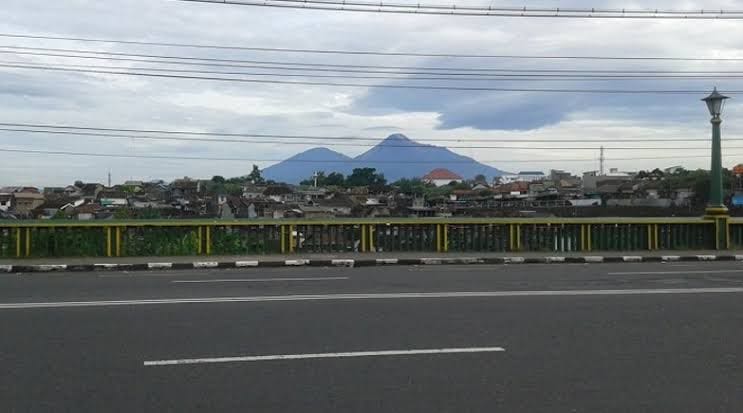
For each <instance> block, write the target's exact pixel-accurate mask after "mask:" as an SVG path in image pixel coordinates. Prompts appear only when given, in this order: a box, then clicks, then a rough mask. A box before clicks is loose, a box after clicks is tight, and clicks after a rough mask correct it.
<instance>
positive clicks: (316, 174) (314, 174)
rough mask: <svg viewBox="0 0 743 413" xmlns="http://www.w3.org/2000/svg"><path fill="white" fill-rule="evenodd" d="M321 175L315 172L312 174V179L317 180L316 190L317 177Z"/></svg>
mask: <svg viewBox="0 0 743 413" xmlns="http://www.w3.org/2000/svg"><path fill="white" fill-rule="evenodd" d="M319 175H320V174H318V173H317V171H315V172H314V173H313V174H312V178H314V180H315V188H317V177H318V176H319Z"/></svg>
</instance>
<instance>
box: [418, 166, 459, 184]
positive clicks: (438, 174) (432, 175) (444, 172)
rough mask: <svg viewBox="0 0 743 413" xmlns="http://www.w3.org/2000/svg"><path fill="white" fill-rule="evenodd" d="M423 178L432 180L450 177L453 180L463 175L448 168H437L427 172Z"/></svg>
mask: <svg viewBox="0 0 743 413" xmlns="http://www.w3.org/2000/svg"><path fill="white" fill-rule="evenodd" d="M423 179H430V180H434V179H435V180H442V179H450V180H452V181H453V180H457V179H462V177H461V176H459V175H457V174H455V173H454V172H452V171H450V170H448V169H446V168H436V169H434V170H433V171H431V172H429V173H427V174H426V175H425V176H423Z"/></svg>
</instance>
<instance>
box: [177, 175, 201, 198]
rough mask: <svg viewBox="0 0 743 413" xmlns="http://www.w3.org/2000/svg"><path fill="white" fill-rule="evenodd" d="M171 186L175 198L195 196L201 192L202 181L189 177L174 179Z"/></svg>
mask: <svg viewBox="0 0 743 413" xmlns="http://www.w3.org/2000/svg"><path fill="white" fill-rule="evenodd" d="M171 188H172V194H173V198H190V197H195V196H198V194H199V193H200V192H201V185H200V182H199V181H197V180H195V179H191V178H189V177H184V178H183V179H176V180H174V181H173V183H172V184H171Z"/></svg>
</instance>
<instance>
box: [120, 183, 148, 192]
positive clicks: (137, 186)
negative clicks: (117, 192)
mask: <svg viewBox="0 0 743 413" xmlns="http://www.w3.org/2000/svg"><path fill="white" fill-rule="evenodd" d="M124 186H125V187H127V188H128V189H129V190H130V191H131V192H133V193H135V194H136V193H140V192H142V191H143V190H144V182H142V181H125V182H124Z"/></svg>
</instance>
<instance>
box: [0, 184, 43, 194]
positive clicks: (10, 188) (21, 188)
mask: <svg viewBox="0 0 743 413" xmlns="http://www.w3.org/2000/svg"><path fill="white" fill-rule="evenodd" d="M20 192H23V193H32V194H38V193H40V192H39V188H36V187H35V186H6V187H4V188H0V193H20Z"/></svg>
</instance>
